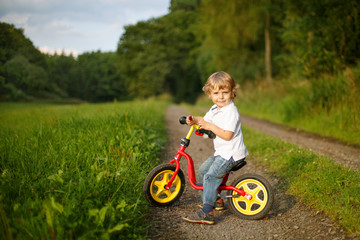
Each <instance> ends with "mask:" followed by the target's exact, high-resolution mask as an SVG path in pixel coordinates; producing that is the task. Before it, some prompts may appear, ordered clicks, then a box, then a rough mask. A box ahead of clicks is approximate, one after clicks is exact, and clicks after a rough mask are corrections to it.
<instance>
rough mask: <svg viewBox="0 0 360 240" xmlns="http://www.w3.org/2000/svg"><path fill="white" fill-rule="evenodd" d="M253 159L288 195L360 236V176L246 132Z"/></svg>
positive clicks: (299, 149)
mask: <svg viewBox="0 0 360 240" xmlns="http://www.w3.org/2000/svg"><path fill="white" fill-rule="evenodd" d="M243 132H244V140H245V143H246V146H247V148H248V149H249V152H250V155H251V156H252V158H254V159H255V160H256V161H259V162H261V163H262V164H264V165H266V166H267V167H268V168H269V169H270V171H271V172H273V173H275V174H276V175H277V176H279V177H280V178H281V179H283V182H284V183H285V185H287V187H288V190H287V191H288V193H290V194H292V195H294V196H296V197H297V199H299V200H301V201H303V202H304V203H305V204H306V205H308V206H310V207H312V208H313V209H315V210H317V211H322V212H323V213H324V214H325V215H327V216H328V217H329V218H330V219H332V220H333V221H335V222H337V223H338V225H339V226H343V227H345V228H346V229H347V230H348V231H350V232H354V233H357V234H360V225H359V219H360V173H359V172H358V171H351V170H349V169H348V168H346V167H342V166H340V165H337V164H335V163H334V162H333V161H332V160H330V159H328V158H326V157H323V156H319V155H316V154H314V153H313V152H311V151H309V150H306V149H302V148H299V147H297V146H295V145H293V144H290V143H286V142H283V141H281V140H279V139H276V138H273V137H270V136H266V135H264V134H262V133H260V132H257V131H255V130H252V129H249V128H243Z"/></svg>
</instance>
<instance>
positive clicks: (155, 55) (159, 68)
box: [117, 1, 200, 101]
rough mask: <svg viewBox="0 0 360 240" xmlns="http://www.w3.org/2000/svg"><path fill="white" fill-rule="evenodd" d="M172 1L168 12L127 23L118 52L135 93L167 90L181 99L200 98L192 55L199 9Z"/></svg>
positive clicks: (131, 92) (153, 92)
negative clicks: (194, 26)
mask: <svg viewBox="0 0 360 240" xmlns="http://www.w3.org/2000/svg"><path fill="white" fill-rule="evenodd" d="M189 2H192V1H189ZM180 3H181V4H180ZM172 5H173V7H172V9H173V11H172V12H171V13H169V14H168V15H165V16H163V17H160V18H156V19H150V20H148V21H141V22H138V23H137V24H135V25H129V26H126V27H125V33H124V34H123V35H122V37H121V39H120V42H119V45H118V50H117V53H118V55H119V56H120V59H121V64H120V68H121V72H122V73H124V75H125V78H126V87H127V89H128V90H129V94H130V95H131V96H143V97H148V96H154V95H155V96H156V95H158V94H160V93H163V92H164V91H167V92H170V93H171V94H173V95H174V96H175V99H176V100H177V101H181V100H182V101H191V100H192V101H193V100H194V99H195V98H196V95H197V93H198V91H199V89H200V82H199V77H198V73H197V70H196V68H194V66H193V65H192V63H193V62H194V58H193V56H192V55H191V51H192V50H193V49H194V48H195V47H196V42H195V41H194V33H193V32H192V30H191V25H192V23H193V22H194V20H195V18H196V11H195V10H193V9H194V8H193V5H191V4H190V6H192V7H191V8H186V7H185V6H188V4H187V3H186V1H172ZM174 43H176V44H174Z"/></svg>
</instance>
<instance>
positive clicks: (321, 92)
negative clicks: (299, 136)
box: [236, 66, 360, 145]
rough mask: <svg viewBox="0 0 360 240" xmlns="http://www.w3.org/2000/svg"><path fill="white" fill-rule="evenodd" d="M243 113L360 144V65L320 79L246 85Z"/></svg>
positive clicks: (241, 101)
mask: <svg viewBox="0 0 360 240" xmlns="http://www.w3.org/2000/svg"><path fill="white" fill-rule="evenodd" d="M236 104H237V106H238V107H239V110H240V111H241V112H242V113H243V114H249V115H253V116H256V117H260V118H264V119H268V120H270V121H274V122H278V123H283V124H287V125H289V126H293V127H296V128H299V129H303V130H306V131H310V132H314V133H318V134H320V135H323V136H328V137H333V138H337V139H339V140H342V141H345V142H348V143H350V144H355V145H360V137H359V136H360V66H358V67H354V68H352V69H347V70H345V71H344V72H342V73H339V74H337V75H334V76H329V75H325V76H321V77H319V78H317V79H311V80H305V79H301V80H299V79H286V80H282V81H274V83H272V84H267V83H257V84H248V85H245V86H243V88H242V91H241V92H240V97H239V98H238V99H237V101H236Z"/></svg>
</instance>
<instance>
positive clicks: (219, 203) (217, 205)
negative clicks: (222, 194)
mask: <svg viewBox="0 0 360 240" xmlns="http://www.w3.org/2000/svg"><path fill="white" fill-rule="evenodd" d="M198 207H199V208H201V209H202V207H203V206H202V205H201V204H199V205H198ZM214 210H215V211H222V210H225V207H224V201H223V200H222V199H219V200H217V201H216V202H215V206H214Z"/></svg>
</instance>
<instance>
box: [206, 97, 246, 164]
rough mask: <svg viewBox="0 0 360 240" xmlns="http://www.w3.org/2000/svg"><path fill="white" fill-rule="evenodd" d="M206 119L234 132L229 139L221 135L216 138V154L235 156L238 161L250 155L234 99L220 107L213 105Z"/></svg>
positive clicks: (228, 156)
mask: <svg viewBox="0 0 360 240" xmlns="http://www.w3.org/2000/svg"><path fill="white" fill-rule="evenodd" d="M204 120H205V121H207V122H210V123H212V124H215V125H216V126H218V127H220V128H222V129H223V130H225V131H230V132H233V133H234V135H233V137H232V138H231V139H230V140H229V141H226V140H224V139H222V138H220V137H216V138H215V139H214V148H215V153H214V156H218V155H220V156H221V157H223V158H225V159H227V160H229V159H230V158H231V157H233V158H234V160H235V161H237V160H240V159H243V158H245V157H246V156H247V155H249V153H248V151H247V149H246V146H245V144H244V140H243V135H242V132H241V121H240V114H239V112H238V110H237V108H236V106H235V104H234V102H233V101H231V102H230V103H229V104H228V105H226V106H224V107H222V108H220V109H218V108H217V106H216V105H213V106H212V107H211V108H210V110H209V111H208V112H207V113H206V114H205V116H204Z"/></svg>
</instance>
